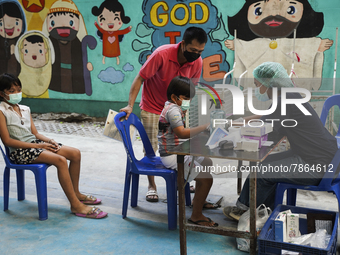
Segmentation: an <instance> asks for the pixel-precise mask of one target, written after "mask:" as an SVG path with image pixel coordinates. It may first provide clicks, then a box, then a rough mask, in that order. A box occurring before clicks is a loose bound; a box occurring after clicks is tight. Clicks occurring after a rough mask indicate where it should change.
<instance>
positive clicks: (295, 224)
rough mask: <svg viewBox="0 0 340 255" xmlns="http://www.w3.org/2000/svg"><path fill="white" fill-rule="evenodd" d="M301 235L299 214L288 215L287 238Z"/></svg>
mask: <svg viewBox="0 0 340 255" xmlns="http://www.w3.org/2000/svg"><path fill="white" fill-rule="evenodd" d="M296 236H300V235H299V214H297V213H288V214H287V238H289V239H290V238H292V237H296Z"/></svg>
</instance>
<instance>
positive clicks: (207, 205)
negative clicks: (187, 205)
mask: <svg viewBox="0 0 340 255" xmlns="http://www.w3.org/2000/svg"><path fill="white" fill-rule="evenodd" d="M220 207H221V205H219V204H215V203H209V202H206V203H204V205H203V209H217V208H220Z"/></svg>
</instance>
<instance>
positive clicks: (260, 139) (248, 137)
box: [242, 134, 268, 148]
mask: <svg viewBox="0 0 340 255" xmlns="http://www.w3.org/2000/svg"><path fill="white" fill-rule="evenodd" d="M242 138H245V139H249V140H256V141H259V148H261V147H262V145H263V143H264V142H265V141H267V140H268V134H265V135H262V136H248V135H243V136H242Z"/></svg>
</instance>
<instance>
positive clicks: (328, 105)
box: [320, 94, 340, 148]
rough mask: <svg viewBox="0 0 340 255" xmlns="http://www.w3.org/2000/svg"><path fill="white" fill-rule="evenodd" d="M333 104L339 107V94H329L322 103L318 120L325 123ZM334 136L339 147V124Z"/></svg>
mask: <svg viewBox="0 0 340 255" xmlns="http://www.w3.org/2000/svg"><path fill="white" fill-rule="evenodd" d="M335 105H337V106H338V107H339V109H340V94H336V95H333V96H330V97H328V98H327V99H326V100H325V103H324V104H323V107H322V111H321V115H320V120H321V122H322V123H323V124H324V125H325V124H326V119H327V115H328V112H329V110H330V109H331V108H332V107H333V106H335ZM335 138H336V140H337V142H338V148H340V125H339V128H338V133H337V134H336V135H335Z"/></svg>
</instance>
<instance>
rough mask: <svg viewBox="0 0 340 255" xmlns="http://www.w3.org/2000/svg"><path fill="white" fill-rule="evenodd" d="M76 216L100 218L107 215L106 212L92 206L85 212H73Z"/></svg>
mask: <svg viewBox="0 0 340 255" xmlns="http://www.w3.org/2000/svg"><path fill="white" fill-rule="evenodd" d="M75 215H76V216H78V217H83V218H90V219H102V218H104V217H106V216H107V212H103V211H102V210H100V209H99V208H98V207H95V206H94V207H92V208H91V210H90V211H88V213H87V214H82V213H75Z"/></svg>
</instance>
